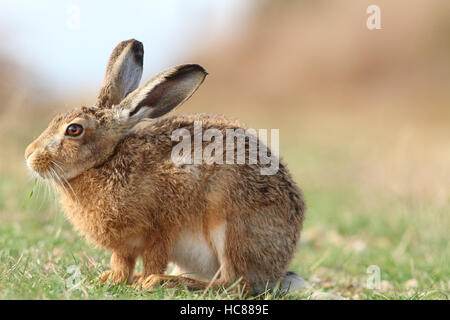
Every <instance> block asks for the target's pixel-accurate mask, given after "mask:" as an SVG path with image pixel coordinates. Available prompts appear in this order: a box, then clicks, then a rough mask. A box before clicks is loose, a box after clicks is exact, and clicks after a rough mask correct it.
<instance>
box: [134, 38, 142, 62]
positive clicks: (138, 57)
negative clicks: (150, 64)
mask: <svg viewBox="0 0 450 320" xmlns="http://www.w3.org/2000/svg"><path fill="white" fill-rule="evenodd" d="M131 41H132V45H131V51H132V52H133V57H134V59H135V61H136V63H137V64H139V65H141V66H142V63H143V62H144V61H143V60H144V45H143V44H142V42H140V41H137V40H135V39H131Z"/></svg>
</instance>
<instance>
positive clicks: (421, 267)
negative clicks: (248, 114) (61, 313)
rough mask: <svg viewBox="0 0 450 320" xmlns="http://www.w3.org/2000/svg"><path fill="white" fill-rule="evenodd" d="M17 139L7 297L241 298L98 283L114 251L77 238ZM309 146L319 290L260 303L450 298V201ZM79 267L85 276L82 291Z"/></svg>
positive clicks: (308, 267)
mask: <svg viewBox="0 0 450 320" xmlns="http://www.w3.org/2000/svg"><path fill="white" fill-rule="evenodd" d="M9 137H10V141H9V142H8V143H6V142H5V143H4V146H7V145H9V149H8V150H9V151H8V152H3V154H2V156H3V159H4V160H5V162H3V164H2V166H1V167H0V169H1V171H0V266H1V270H0V299H15V298H18V299H235V298H239V296H237V295H236V294H231V293H227V292H219V293H214V292H212V291H208V292H206V293H204V292H190V291H187V290H184V289H183V288H179V289H177V290H175V289H164V288H162V289H159V290H154V291H142V290H138V289H136V288H133V287H130V286H126V285H121V286H114V285H101V284H100V283H99V282H97V281H96V278H97V277H98V276H99V275H100V274H101V273H102V272H103V271H104V270H106V269H107V268H108V264H109V263H108V261H109V253H108V252H105V251H104V250H102V249H98V248H94V247H93V246H92V245H90V244H88V243H87V242H86V241H85V240H84V239H83V238H82V237H81V236H79V235H78V234H76V232H75V231H74V229H73V228H72V226H71V225H70V223H69V222H68V221H67V220H66V219H65V217H64V214H63V213H62V212H61V211H60V209H59V207H58V204H57V201H55V197H54V196H53V195H52V193H46V190H45V188H43V187H42V186H41V187H37V186H36V187H35V186H34V181H33V179H32V178H29V177H28V175H27V174H26V170H25V166H24V165H22V161H23V160H21V158H20V157H21V153H22V150H23V146H22V145H23V143H22V144H21V141H22V140H21V139H20V138H17V140H14V139H15V138H14V136H13V135H10V136H9ZM302 144H303V145H302V153H299V151H298V149H297V148H294V147H292V148H289V147H288V148H284V149H283V148H282V153H283V154H284V156H285V160H286V162H287V163H288V164H289V167H290V168H291V171H292V172H293V174H294V176H295V177H296V179H297V180H298V181H299V184H300V186H301V187H302V188H303V191H304V194H305V198H306V201H307V204H308V211H307V217H306V222H305V225H304V228H303V233H302V240H301V244H300V246H299V249H298V253H297V255H296V256H295V258H294V260H293V261H292V265H291V268H290V269H291V270H293V271H296V272H298V273H299V274H300V275H301V276H302V277H303V278H305V279H306V280H308V281H309V283H310V284H311V285H312V288H311V289H310V290H307V291H305V292H301V293H298V294H291V295H286V296H283V297H277V296H274V295H270V294H266V295H263V296H262V297H260V298H265V299H273V298H276V299H280V298H281V299H309V298H314V297H315V295H317V292H328V293H333V294H336V295H339V296H342V297H344V298H349V299H448V298H449V297H450V291H449V286H450V277H449V276H450V250H449V246H448V240H449V238H448V230H450V218H449V215H448V212H449V211H450V205H449V203H448V201H446V202H445V201H444V202H443V203H436V202H435V201H434V200H433V199H428V198H426V197H425V196H424V197H422V198H417V197H414V196H413V195H412V194H410V193H409V192H404V193H402V192H400V193H396V194H394V193H392V192H390V191H389V190H383V188H378V187H376V186H374V185H372V184H371V183H369V182H367V183H366V181H369V180H364V179H365V178H364V179H363V178H361V171H355V170H354V163H355V161H359V160H360V159H361V157H362V156H361V154H362V151H361V150H357V149H351V148H350V149H348V150H349V151H348V152H347V153H346V152H343V149H341V150H339V149H336V148H335V147H333V148H331V147H329V146H328V145H326V144H320V143H316V142H315V141H313V140H305V141H302ZM282 147H283V145H282ZM32 190H34V191H33V194H32V196H31V198H30V193H31V191H32ZM372 265H375V266H378V268H379V270H380V287H379V288H378V289H369V288H368V287H367V279H368V276H369V274H368V272H367V269H368V268H369V266H372ZM138 267H139V266H138ZM74 270H79V271H80V274H79V277H78V278H77V280H78V282H79V285H78V286H75V287H73V281H72V279H73V275H74V273H73V272H74Z"/></svg>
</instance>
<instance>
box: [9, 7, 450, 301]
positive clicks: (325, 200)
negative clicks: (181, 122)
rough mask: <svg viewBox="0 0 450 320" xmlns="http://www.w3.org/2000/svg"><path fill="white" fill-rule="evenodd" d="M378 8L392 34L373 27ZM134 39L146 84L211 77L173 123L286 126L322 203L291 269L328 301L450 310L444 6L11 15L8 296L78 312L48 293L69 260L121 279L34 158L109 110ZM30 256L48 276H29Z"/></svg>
mask: <svg viewBox="0 0 450 320" xmlns="http://www.w3.org/2000/svg"><path fill="white" fill-rule="evenodd" d="M371 4H376V5H378V6H379V7H380V9H381V29H380V30H369V29H368V28H367V26H366V20H367V19H368V18H369V15H370V14H367V13H366V9H367V7H368V6H369V5H371ZM129 38H136V39H138V40H140V41H142V42H143V43H144V50H145V58H144V76H143V80H146V79H148V78H149V77H150V76H151V75H152V74H154V73H156V72H159V71H161V70H163V69H166V68H168V67H170V66H172V65H176V64H182V63H188V62H194V63H199V64H201V65H203V66H204V67H205V69H206V70H207V71H208V72H209V76H208V78H207V80H206V82H205V83H204V85H203V86H202V87H201V88H200V89H199V91H198V92H197V93H196V94H195V95H194V96H193V97H192V99H191V100H190V101H189V102H187V103H186V104H184V105H183V106H182V107H181V108H179V109H178V110H177V113H192V112H207V113H221V114H224V115H226V116H228V117H230V118H238V119H240V120H241V121H242V122H244V123H246V124H247V125H248V126H249V127H252V128H256V129H258V128H267V129H271V128H278V129H280V154H281V156H282V157H283V158H284V160H285V162H287V164H288V167H289V168H290V170H291V173H292V174H293V176H294V178H295V180H296V181H297V183H298V184H299V186H300V187H301V188H302V190H303V191H304V194H305V197H306V200H307V204H308V212H307V218H306V223H305V226H304V229H303V236H302V243H301V245H300V247H299V253H298V255H297V256H296V258H295V260H294V262H293V265H292V269H295V270H296V271H297V272H299V273H300V274H301V275H302V276H303V277H304V278H305V279H307V280H308V281H309V282H310V283H311V284H312V286H313V287H314V289H315V290H319V291H320V290H322V291H330V292H333V293H335V294H338V295H340V296H343V297H346V298H390V297H395V298H448V297H449V288H450V267H449V265H450V249H449V246H448V242H449V237H448V231H449V229H450V216H449V214H450V212H449V211H450V203H449V200H450V142H449V141H450V129H449V123H450V108H449V102H450V90H449V89H450V3H449V2H448V1H445V0H431V1H423V0H397V1H388V0H371V1H366V0H359V1H338V0H297V1H294V0H284V1H262V0H261V1H258V0H248V1H238V0H232V1H207V0H194V1H181V0H180V1H176V0H170V1H132V0H129V1H127V2H126V3H125V2H119V1H95V2H93V1H66V0H63V1H45V0H39V1H25V0H19V1H2V3H1V4H0V40H1V46H0V159H1V162H0V266H2V265H3V266H4V269H3V270H4V271H3V273H2V276H1V277H0V298H1V297H3V298H9V297H27V296H29V295H30V293H29V292H34V293H33V296H32V297H46V298H55V297H56V298H58V297H74V296H72V294H75V293H73V292H71V293H67V292H66V291H64V289H63V288H61V289H60V290H59V291H58V290H56V291H55V290H50V289H49V288H47V287H46V283H43V282H42V281H43V280H42V279H43V278H47V279H49V278H52V277H55V281H57V280H58V279H59V280H58V281H64V279H65V278H66V277H67V274H66V269H65V266H66V265H67V264H69V261H70V260H71V258H70V257H71V256H76V257H78V259H79V260H80V261H83V263H84V264H83V266H84V268H87V269H89V266H91V265H90V263H92V266H94V265H95V266H97V267H100V268H101V267H107V262H105V261H107V260H106V258H105V257H106V254H105V253H104V252H102V251H95V250H96V249H94V248H91V247H90V246H89V245H88V244H86V243H84V241H83V240H81V238H79V237H78V236H77V235H76V234H75V231H73V230H72V229H71V227H70V226H69V224H68V222H66V221H65V219H64V217H63V213H61V212H60V210H59V209H58V206H57V205H56V204H55V202H54V201H53V200H54V196H53V195H51V193H49V194H48V195H46V194H45V193H46V191H45V188H44V190H43V191H42V192H40V195H39V196H37V197H36V196H33V197H31V198H30V196H29V195H30V192H31V190H33V189H34V186H33V185H34V182H33V180H32V179H31V178H30V176H29V174H28V173H27V170H26V168H25V163H24V159H23V153H24V149H25V147H26V145H27V144H28V143H30V142H31V141H32V140H33V139H34V138H35V137H36V136H37V135H39V134H40V132H41V131H42V130H43V129H44V128H45V127H46V125H47V123H48V122H49V121H50V119H51V118H52V117H53V116H54V115H55V114H56V113H58V112H63V111H67V110H70V109H72V108H74V107H79V106H81V105H91V104H93V103H94V102H95V97H96V94H97V92H98V90H99V89H100V85H101V82H102V79H103V75H104V70H105V66H106V62H107V59H108V57H109V54H110V53H111V51H112V49H113V48H114V46H115V45H116V44H117V43H118V42H120V41H122V40H125V39H129ZM35 193H39V192H37V191H36V192H35ZM89 250H91V253H92V254H93V253H95V255H94V256H95V257H96V258H94V260H95V261H94V262H92V261H90V260H89V259H88V258H87V257H86V254H85V253H86V252H90V251H89ZM92 254H91V256H92ZM24 255H25V256H28V257H29V259H30V260H32V261H34V260H35V258H36V257H41V259H42V264H32V265H31V267H30V265H28V266H27V267H26V268H25V267H24V266H22V263H23V259H24V258H23V257H24ZM60 260H61V261H65V262H64V263H62V262H60V263H58V261H60ZM370 265H375V266H378V267H379V270H380V274H379V276H380V282H379V286H377V288H376V290H372V289H370V288H368V286H367V278H368V276H370V273H368V271H367V268H368V267H369V266H370ZM21 266H22V267H23V268H22V267H21ZM11 268H15V269H13V271H11ZM30 268H31V269H30ZM52 268H53V270H52ZM58 268H59V269H58ZM91 269H93V268H91ZM91 269H89V270H91ZM14 270H22V271H23V272H22V273H19V274H17V273H15V272H14ZM30 270H33V271H30ZM27 272H28V273H29V276H28V278H29V279H31V280H29V281H30V282H31V284H28V283H27V282H23V281H21V279H22V278H21V277H23V276H24V275H25V276H26V275H27ZM92 272H97V271H92ZM36 274H38V275H40V277H38V278H36V276H35V275H36ZM33 277H34V278H33ZM33 279H34V280H33ZM61 279H62V280H61ZM33 281H34V282H33ZM33 283H34V285H32V284H33ZM31 286H32V287H33V290H34V291H33V290H32V291H30V290H31V289H30V288H31ZM92 290H94V289H92ZM88 291H89V290H88ZM94 291H95V290H94ZM94 291H92V292H94ZM92 292H91V291H89V295H86V296H85V297H92V294H94V293H92ZM77 294H79V295H80V297H83V292H81V293H77ZM75 297H78V296H75Z"/></svg>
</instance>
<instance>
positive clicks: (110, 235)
mask: <svg viewBox="0 0 450 320" xmlns="http://www.w3.org/2000/svg"><path fill="white" fill-rule="evenodd" d="M63 209H64V211H65V213H66V215H67V217H68V218H69V220H70V221H71V222H72V224H73V225H74V227H75V229H76V230H77V231H78V232H79V233H81V234H82V235H83V236H85V237H86V239H87V240H88V241H90V242H92V243H94V244H96V245H99V246H102V247H113V246H114V245H115V244H116V243H120V241H121V239H120V234H121V232H120V231H119V230H116V229H117V228H115V227H114V226H115V223H114V221H115V220H116V219H115V218H114V217H112V216H111V215H108V214H107V212H108V210H107V209H106V210H105V208H103V209H102V210H99V208H96V207H93V206H85V205H83V204H80V203H77V202H69V201H63Z"/></svg>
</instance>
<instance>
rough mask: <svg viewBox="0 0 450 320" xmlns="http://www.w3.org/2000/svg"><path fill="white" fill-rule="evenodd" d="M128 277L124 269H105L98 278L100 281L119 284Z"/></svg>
mask: <svg viewBox="0 0 450 320" xmlns="http://www.w3.org/2000/svg"><path fill="white" fill-rule="evenodd" d="M127 278H128V273H127V272H125V271H113V270H107V271H105V272H103V273H102V275H101V276H100V278H99V280H100V281H101V282H111V283H113V284H121V283H123V282H126V281H127Z"/></svg>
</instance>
